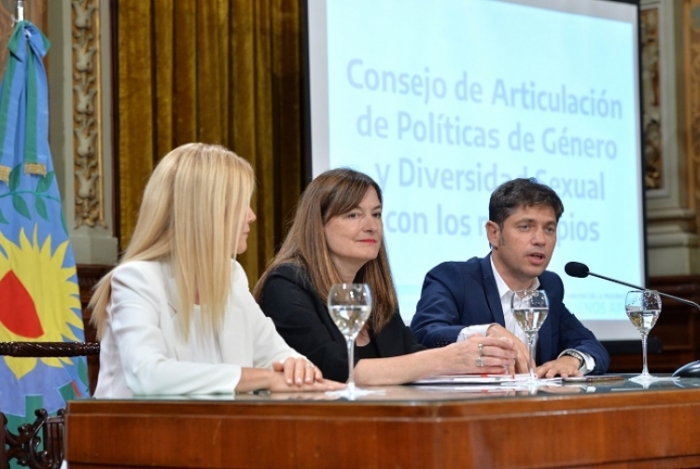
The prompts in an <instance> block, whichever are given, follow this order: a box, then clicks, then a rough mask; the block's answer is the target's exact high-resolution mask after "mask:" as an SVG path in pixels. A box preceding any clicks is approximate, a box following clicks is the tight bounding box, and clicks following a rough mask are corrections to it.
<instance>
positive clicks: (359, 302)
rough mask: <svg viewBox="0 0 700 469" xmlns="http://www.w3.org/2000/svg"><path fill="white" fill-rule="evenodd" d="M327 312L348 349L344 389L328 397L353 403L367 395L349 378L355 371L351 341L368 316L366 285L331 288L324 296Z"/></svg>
mask: <svg viewBox="0 0 700 469" xmlns="http://www.w3.org/2000/svg"><path fill="white" fill-rule="evenodd" d="M328 311H329V313H330V315H331V319H333V322H334V323H335V325H336V326H338V329H340V332H341V333H342V334H343V336H344V337H345V340H346V341H347V346H348V386H347V388H345V389H342V390H340V391H334V392H333V393H332V394H333V395H335V396H339V397H347V398H349V399H353V398H354V397H356V396H358V395H361V394H366V393H368V392H369V391H366V390H364V389H360V388H358V387H356V386H355V380H354V379H353V375H352V371H353V368H354V367H355V358H354V351H355V339H356V338H357V335H358V334H359V333H360V331H361V330H362V327H363V326H364V325H365V322H366V321H367V319H368V318H369V315H370V313H371V312H372V292H371V291H370V288H369V285H367V284H366V283H339V284H336V285H333V286H332V287H331V290H330V292H329V293H328Z"/></svg>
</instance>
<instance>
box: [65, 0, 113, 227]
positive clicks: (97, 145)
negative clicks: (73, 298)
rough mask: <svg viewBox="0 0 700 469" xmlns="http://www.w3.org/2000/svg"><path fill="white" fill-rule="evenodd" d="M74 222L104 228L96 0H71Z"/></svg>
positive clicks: (98, 34)
mask: <svg viewBox="0 0 700 469" xmlns="http://www.w3.org/2000/svg"><path fill="white" fill-rule="evenodd" d="M71 7H72V15H71V37H72V51H73V53H72V71H73V134H74V135H73V148H74V154H73V156H74V167H73V170H74V176H75V177H74V194H75V225H74V228H76V229H77V228H79V227H80V226H82V225H86V226H88V227H91V228H92V227H95V226H101V227H103V228H107V223H106V222H105V216H104V188H103V180H104V174H103V168H102V161H103V158H102V138H101V127H102V119H101V116H102V113H101V109H100V100H101V82H100V43H99V39H100V21H99V15H98V14H97V11H98V4H97V0H72V1H71Z"/></svg>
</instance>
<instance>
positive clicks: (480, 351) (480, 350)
mask: <svg viewBox="0 0 700 469" xmlns="http://www.w3.org/2000/svg"><path fill="white" fill-rule="evenodd" d="M479 356H480V357H483V356H484V344H479Z"/></svg>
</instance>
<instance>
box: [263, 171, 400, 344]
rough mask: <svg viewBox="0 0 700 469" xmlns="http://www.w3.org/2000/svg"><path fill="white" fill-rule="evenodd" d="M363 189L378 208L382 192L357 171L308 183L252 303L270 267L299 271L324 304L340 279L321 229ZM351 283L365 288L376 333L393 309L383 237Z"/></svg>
mask: <svg viewBox="0 0 700 469" xmlns="http://www.w3.org/2000/svg"><path fill="white" fill-rule="evenodd" d="M369 188H374V190H375V191H377V197H378V198H379V202H380V203H381V202H382V190H381V188H380V187H379V185H378V184H377V183H376V182H375V181H374V180H373V179H372V178H371V177H369V176H367V175H366V174H364V173H361V172H359V171H355V170H352V169H347V168H341V169H333V170H330V171H326V172H325V173H323V174H321V175H320V176H318V177H317V178H316V179H314V180H313V181H311V183H310V184H309V185H308V186H307V188H306V190H305V191H304V193H303V194H302V195H301V199H300V200H299V204H298V206H297V211H296V215H295V216H294V221H293V223H292V227H291V229H290V230H289V234H287V238H286V239H285V240H284V243H282V247H281V248H280V250H279V252H278V253H277V255H276V256H275V257H274V259H272V261H271V262H270V264H269V265H268V267H267V269H266V270H265V272H264V273H263V274H262V276H261V277H260V280H258V283H257V284H256V285H255V289H254V290H253V295H254V296H255V298H256V299H257V300H258V301H260V297H261V295H262V289H263V286H264V285H265V281H266V279H267V277H268V276H269V274H270V272H271V271H272V270H273V269H274V268H275V267H277V266H279V265H281V264H288V263H292V264H296V265H299V266H300V267H302V268H304V269H305V270H306V271H307V272H308V274H309V278H310V279H311V283H312V285H313V286H314V288H315V289H316V292H317V293H318V294H319V296H320V297H321V298H326V297H327V296H328V292H329V291H330V289H331V286H332V285H333V284H334V283H340V282H341V279H340V274H339V273H338V270H337V268H336V267H335V265H334V264H333V261H332V260H331V253H330V251H329V249H328V243H327V242H326V235H325V231H324V227H325V225H326V223H328V221H330V219H331V218H333V217H336V216H338V215H342V214H344V213H347V212H349V211H350V210H352V209H353V208H355V207H357V206H358V205H359V204H360V202H361V201H362V199H363V198H364V197H365V194H366V193H367V190H368V189H369ZM355 280H356V281H357V282H363V283H367V284H369V286H370V288H371V290H372V297H373V303H374V304H373V306H372V315H371V316H370V321H369V323H370V326H371V328H372V331H373V332H375V333H377V332H379V331H380V330H381V329H382V328H383V327H384V326H385V325H386V324H387V323H388V322H389V320H390V319H391V316H392V315H393V314H394V313H396V311H397V309H398V301H397V299H396V290H395V288H394V282H393V280H392V277H391V270H390V268H389V260H388V258H387V254H386V247H385V242H384V237H383V236H382V240H381V245H380V247H379V255H378V256H377V257H376V258H375V259H372V260H371V261H368V262H367V263H366V264H365V265H364V266H362V268H361V269H360V270H359V272H358V273H357V276H356V277H355Z"/></svg>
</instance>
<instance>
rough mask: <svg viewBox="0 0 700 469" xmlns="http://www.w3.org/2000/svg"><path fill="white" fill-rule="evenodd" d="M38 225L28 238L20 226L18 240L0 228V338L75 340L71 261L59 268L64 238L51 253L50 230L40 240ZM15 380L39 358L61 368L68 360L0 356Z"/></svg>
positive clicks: (77, 321)
mask: <svg viewBox="0 0 700 469" xmlns="http://www.w3.org/2000/svg"><path fill="white" fill-rule="evenodd" d="M37 232H38V229H37V226H36V225H35V226H34V233H33V235H32V240H31V241H30V240H29V239H28V238H27V236H26V234H25V232H24V229H22V230H21V231H20V233H19V242H18V244H15V243H13V242H12V241H11V240H9V239H8V238H6V237H5V236H4V235H3V233H2V232H1V231H0V298H1V299H2V300H1V301H0V340H1V341H12V342H14V341H25V342H26V341H29V342H33V341H36V342H39V341H41V342H64V341H65V340H71V341H77V340H78V338H77V336H76V334H75V331H81V330H82V325H83V324H82V318H81V317H80V296H79V290H78V285H77V283H76V282H75V280H74V278H75V272H76V270H75V265H71V266H69V267H64V266H63V265H64V260H65V255H66V252H67V250H68V247H69V241H68V240H66V241H64V242H63V243H61V244H60V245H58V247H57V248H56V250H55V251H54V252H53V253H52V252H51V235H50V234H49V235H48V236H46V238H45V239H44V240H43V241H42V243H43V244H42V243H40V242H39V239H38V234H37ZM4 360H5V362H6V364H7V366H8V367H9V368H10V370H12V372H13V373H14V375H15V377H16V378H17V379H20V378H22V377H23V376H25V375H26V374H27V373H29V372H31V371H32V370H33V369H34V368H35V367H36V364H37V360H41V361H42V362H43V363H45V364H46V365H48V366H53V367H58V368H61V367H63V366H64V364H65V365H70V364H71V363H72V362H71V360H70V359H68V358H65V357H47V358H40V359H37V358H13V357H4Z"/></svg>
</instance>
